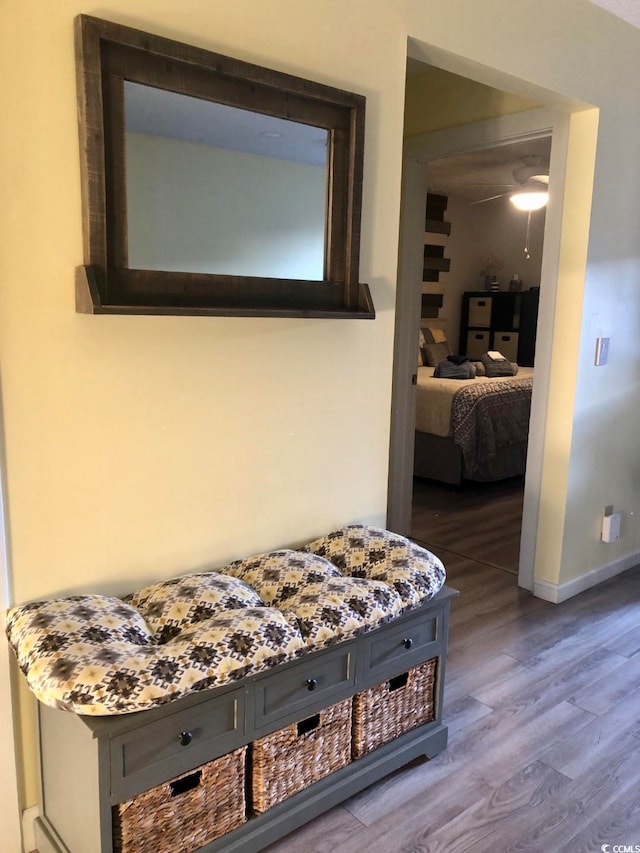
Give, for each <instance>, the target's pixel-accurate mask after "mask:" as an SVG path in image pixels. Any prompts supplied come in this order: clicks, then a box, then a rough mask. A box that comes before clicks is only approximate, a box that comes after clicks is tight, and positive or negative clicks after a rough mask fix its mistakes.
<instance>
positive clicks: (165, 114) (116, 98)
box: [76, 15, 375, 319]
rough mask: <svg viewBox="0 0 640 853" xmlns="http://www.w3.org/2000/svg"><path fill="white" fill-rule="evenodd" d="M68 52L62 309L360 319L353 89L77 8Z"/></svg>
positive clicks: (358, 131) (359, 100) (359, 154)
mask: <svg viewBox="0 0 640 853" xmlns="http://www.w3.org/2000/svg"><path fill="white" fill-rule="evenodd" d="M76 61H77V71H78V109H79V128H80V149H81V168H82V192H83V199H82V201H83V236H84V265H83V266H82V267H79V268H78V271H77V275H76V307H77V310H78V311H80V312H83V313H92V314H203V315H230V316H273V317H300V316H310V317H327V318H335V317H346V318H363V319H372V318H373V317H375V312H374V308H373V303H372V300H371V295H370V292H369V288H368V286H367V285H366V284H362V283H360V282H359V280H358V268H359V250H360V212H361V210H360V209H361V198H362V168H363V155H364V115H365V99H364V97H363V96H361V95H357V94H353V93H351V92H345V91H342V90H340V89H335V88H332V87H330V86H325V85H323V84H319V83H314V82H311V81H308V80H303V79H300V78H298V77H293V76H291V75H288V74H283V73H281V72H277V71H273V70H269V69H266V68H262V67H260V66H257V65H251V64H249V63H246V62H242V61H240V60H236V59H232V58H230V57H227V56H222V55H220V54H217V53H212V52H210V51H207V50H204V49H201V48H197V47H193V46H190V45H186V44H182V43H180V42H176V41H172V40H170V39H166V38H162V37H160V36H156V35H151V34H149V33H145V32H142V31H139V30H135V29H131V28H130V27H124V26H121V25H119V24H114V23H112V22H109V21H104V20H101V19H99V18H93V17H89V16H86V15H80V16H78V18H76Z"/></svg>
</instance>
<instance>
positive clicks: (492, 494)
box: [411, 477, 524, 575]
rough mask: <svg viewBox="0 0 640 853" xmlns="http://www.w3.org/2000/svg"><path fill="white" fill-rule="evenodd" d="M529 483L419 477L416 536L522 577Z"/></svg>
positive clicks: (415, 498) (414, 521) (413, 521)
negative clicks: (522, 534)
mask: <svg viewBox="0 0 640 853" xmlns="http://www.w3.org/2000/svg"><path fill="white" fill-rule="evenodd" d="M523 495H524V479H523V478H522V477H514V478H512V479H510V480H502V481H500V482H497V483H464V484H463V485H462V486H460V487H458V486H448V485H446V484H443V483H434V482H432V481H431V480H423V479H421V478H420V477H416V478H415V479H414V483H413V505H412V514H411V536H412V538H413V539H416V540H417V541H419V542H421V543H422V544H424V545H426V546H427V547H428V548H430V547H431V546H437V547H440V548H446V549H447V550H448V551H451V552H452V553H454V554H458V555H461V556H463V557H471V558H472V559H474V560H476V562H479V563H487V564H488V565H490V566H495V567H496V568H499V569H503V570H504V571H508V572H512V573H513V574H516V575H517V574H518V563H519V558H520V530H521V527H522V501H523Z"/></svg>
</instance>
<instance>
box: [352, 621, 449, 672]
mask: <svg viewBox="0 0 640 853" xmlns="http://www.w3.org/2000/svg"><path fill="white" fill-rule="evenodd" d="M438 634H439V626H438V613H437V612H434V611H432V612H431V613H420V614H416V615H415V616H413V617H412V618H410V619H405V620H403V622H402V624H400V625H398V626H396V627H391V626H389V627H387V628H386V629H385V630H384V631H381V632H380V633H379V634H374V635H372V636H371V639H370V642H369V643H367V644H366V646H365V650H364V669H365V678H366V680H367V681H370V680H371V679H372V678H375V677H380V678H385V677H386V676H388V675H391V674H393V673H394V672H400V671H402V670H404V669H407V668H408V667H410V666H413V665H414V664H415V663H418V662H420V661H423V660H425V659H426V658H428V657H431V656H432V655H433V654H435V653H436V651H435V649H436V645H437V641H438Z"/></svg>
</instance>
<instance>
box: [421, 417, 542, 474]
mask: <svg viewBox="0 0 640 853" xmlns="http://www.w3.org/2000/svg"><path fill="white" fill-rule="evenodd" d="M526 464H527V442H526V441H523V442H521V443H519V444H511V445H509V446H508V447H503V448H501V449H500V450H499V451H498V453H497V454H496V455H495V456H493V457H492V458H491V459H488V460H487V461H486V462H484V463H483V464H482V465H480V466H479V467H478V468H477V469H476V470H475V471H474V472H473V474H471V475H469V473H468V472H467V471H466V470H465V468H464V460H463V458H462V451H461V450H460V448H459V447H458V446H457V444H455V443H454V442H453V440H452V439H450V438H442V437H441V436H439V435H431V433H427V432H419V431H418V430H416V432H415V451H414V459H413V473H414V474H415V476H416V477H427V478H428V479H430V480H439V481H440V482H442V483H451V484H452V485H456V486H457V485H460V483H461V482H462V480H463V478H464V479H465V480H474V481H475V482H480V483H487V482H493V481H494V480H506V479H508V478H509V477H517V476H519V475H522V474H524V472H525V468H526Z"/></svg>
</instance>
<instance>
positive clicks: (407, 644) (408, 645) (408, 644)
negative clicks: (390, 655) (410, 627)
mask: <svg viewBox="0 0 640 853" xmlns="http://www.w3.org/2000/svg"><path fill="white" fill-rule="evenodd" d="M402 645H403V646H404V647H405V649H410V648H411V646H412V645H413V640H412V639H411V637H406V638H405V639H404V640H403V641H402Z"/></svg>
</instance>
